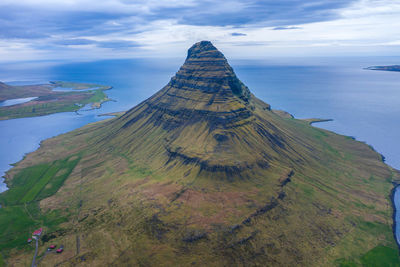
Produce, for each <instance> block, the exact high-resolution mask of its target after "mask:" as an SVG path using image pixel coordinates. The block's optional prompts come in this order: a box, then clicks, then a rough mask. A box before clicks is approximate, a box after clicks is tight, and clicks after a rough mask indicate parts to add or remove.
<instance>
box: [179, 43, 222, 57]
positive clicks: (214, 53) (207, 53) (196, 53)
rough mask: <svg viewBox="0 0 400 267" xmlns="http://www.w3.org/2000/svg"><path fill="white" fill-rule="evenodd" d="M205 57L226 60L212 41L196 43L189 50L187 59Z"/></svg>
mask: <svg viewBox="0 0 400 267" xmlns="http://www.w3.org/2000/svg"><path fill="white" fill-rule="evenodd" d="M203 57H212V58H220V59H224V60H226V59H225V57H224V55H223V54H222V53H221V52H220V51H218V49H217V48H216V47H215V46H214V45H213V44H212V43H211V42H210V41H201V42H198V43H195V44H194V45H193V46H192V47H191V48H189V50H188V56H187V58H186V59H194V58H203Z"/></svg>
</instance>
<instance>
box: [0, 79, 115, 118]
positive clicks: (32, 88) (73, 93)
mask: <svg viewBox="0 0 400 267" xmlns="http://www.w3.org/2000/svg"><path fill="white" fill-rule="evenodd" d="M108 89H111V87H110V86H104V85H98V84H90V83H75V82H63V81H55V82H50V83H49V84H38V85H24V86H12V85H7V84H5V83H2V82H0V120H7V119H15V118H24V117H35V116H43V115H49V114H53V113H58V112H67V111H77V110H79V109H81V108H82V107H84V106H86V105H90V106H91V108H99V107H100V106H101V104H102V103H104V102H105V101H108V100H109V98H108V97H107V95H106V94H105V92H104V91H105V90H108Z"/></svg>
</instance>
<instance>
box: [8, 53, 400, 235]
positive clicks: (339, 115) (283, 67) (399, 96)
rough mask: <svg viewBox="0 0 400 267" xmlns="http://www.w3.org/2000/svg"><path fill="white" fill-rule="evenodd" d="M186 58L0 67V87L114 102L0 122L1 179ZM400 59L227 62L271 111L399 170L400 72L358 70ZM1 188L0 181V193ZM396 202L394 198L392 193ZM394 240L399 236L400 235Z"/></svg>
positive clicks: (161, 81)
mask: <svg viewBox="0 0 400 267" xmlns="http://www.w3.org/2000/svg"><path fill="white" fill-rule="evenodd" d="M183 61H184V58H180V59H172V60H171V59H168V60H155V59H126V60H103V61H95V62H75V63H71V62H69V63H67V62H24V63H12V64H4V63H3V64H0V81H3V82H6V83H10V84H14V85H21V84H37V83H47V82H48V81H53V80H62V81H74V82H89V83H98V84H105V85H111V86H113V88H112V89H111V90H109V91H107V94H108V95H109V97H110V98H111V99H113V100H114V101H110V102H107V103H105V104H103V106H102V108H101V109H97V110H90V111H80V112H79V114H76V113H73V112H70V113H60V114H53V115H49V116H44V117H36V118H23V119H14V120H7V121H0V176H2V175H3V174H4V172H5V171H7V170H8V169H9V168H10V165H9V164H12V163H15V162H17V161H19V160H21V159H22V157H23V155H24V154H25V153H28V152H31V151H34V150H35V149H37V147H38V146H39V143H40V141H41V140H44V139H46V138H49V137H52V136H55V135H58V134H61V133H65V132H67V131H71V130H73V129H76V128H78V127H81V126H83V125H85V124H87V123H89V122H94V121H97V120H101V119H104V118H105V117H98V116H97V115H99V114H102V113H108V112H115V111H123V110H128V109H129V108H131V107H133V106H135V105H136V104H138V103H140V102H141V101H143V100H145V99H146V98H148V97H150V96H151V95H152V94H153V93H155V92H156V91H158V90H159V89H161V88H162V87H163V86H164V85H166V84H167V83H168V81H169V80H170V78H171V77H172V76H173V75H174V73H175V72H176V71H177V70H178V68H179V67H180V65H181V64H182V63H183ZM399 62H400V58H399V57H398V58H395V57H366V58H350V57H349V58H333V57H331V58H290V59H289V58H273V59H268V60H262V61H244V60H236V61H230V63H231V65H232V66H233V68H234V70H235V72H236V74H237V75H238V77H239V79H241V80H242V81H243V82H244V83H245V84H246V85H247V86H248V87H249V88H250V90H251V91H252V92H253V93H254V94H255V95H256V96H257V97H258V98H260V99H262V100H264V101H265V102H267V103H269V104H271V105H272V108H274V109H283V110H286V111H288V112H290V113H292V114H293V115H294V116H295V117H297V118H315V117H318V118H326V119H333V121H332V122H327V123H319V124H315V126H316V127H322V128H325V129H328V130H332V131H335V132H337V133H340V134H344V135H349V136H354V137H355V138H357V140H361V141H364V142H366V143H368V144H369V145H372V146H373V147H374V148H375V149H376V150H377V151H378V152H379V153H381V154H383V155H384V156H385V158H386V161H387V163H388V164H390V165H391V166H393V167H395V168H397V169H400V153H399V151H400V142H399V138H400V116H399V115H400V72H384V71H371V70H364V69H363V68H364V67H368V66H372V65H392V64H398V63H399ZM5 189H6V187H5V185H4V184H2V183H1V182H0V192H1V191H4V190H5ZM395 198H396V199H397V203H400V194H396V195H395ZM399 236H400V229H399Z"/></svg>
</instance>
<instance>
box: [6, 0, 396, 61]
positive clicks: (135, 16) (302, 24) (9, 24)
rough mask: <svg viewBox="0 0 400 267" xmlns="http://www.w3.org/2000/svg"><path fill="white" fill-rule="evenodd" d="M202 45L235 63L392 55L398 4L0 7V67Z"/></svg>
mask: <svg viewBox="0 0 400 267" xmlns="http://www.w3.org/2000/svg"><path fill="white" fill-rule="evenodd" d="M201 40H210V41H212V42H213V43H214V44H215V45H216V46H217V47H218V48H219V49H221V50H222V51H223V52H224V53H225V55H229V57H230V58H234V59H247V58H248V59H256V58H268V57H299V56H306V57H307V56H369V55H373V56H377V55H379V56H380V55H384V56H396V55H399V53H400V1H399V0H307V1H305V0H264V1H257V0H240V1H239V0H224V1H215V0H213V1H211V0H147V1H146V0H57V1H54V0H18V1H16V0H1V1H0V62H9V61H27V60H92V59H109V58H137V57H154V58H160V57H164V58H168V57H171V58H172V57H182V56H184V55H182V53H186V50H187V49H188V48H189V47H190V46H191V45H192V44H193V43H195V42H197V41H201Z"/></svg>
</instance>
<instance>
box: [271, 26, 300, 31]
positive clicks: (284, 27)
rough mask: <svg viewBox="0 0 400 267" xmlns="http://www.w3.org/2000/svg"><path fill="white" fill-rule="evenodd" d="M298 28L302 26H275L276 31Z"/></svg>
mask: <svg viewBox="0 0 400 267" xmlns="http://www.w3.org/2000/svg"><path fill="white" fill-rule="evenodd" d="M298 29H301V27H297V26H279V27H275V28H273V30H274V31H281V30H298Z"/></svg>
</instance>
